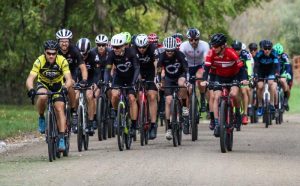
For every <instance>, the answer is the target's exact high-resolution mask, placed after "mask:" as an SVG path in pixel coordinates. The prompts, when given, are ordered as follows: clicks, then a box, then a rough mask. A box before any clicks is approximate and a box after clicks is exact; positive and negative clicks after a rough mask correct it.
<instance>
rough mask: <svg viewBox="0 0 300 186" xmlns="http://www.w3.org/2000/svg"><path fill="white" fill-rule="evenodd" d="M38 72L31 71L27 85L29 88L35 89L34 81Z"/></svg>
mask: <svg viewBox="0 0 300 186" xmlns="http://www.w3.org/2000/svg"><path fill="white" fill-rule="evenodd" d="M36 76H37V74H33V73H30V74H29V76H28V78H27V80H26V87H27V89H28V90H30V89H33V82H34V80H35V78H36Z"/></svg>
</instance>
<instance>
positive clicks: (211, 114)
mask: <svg viewBox="0 0 300 186" xmlns="http://www.w3.org/2000/svg"><path fill="white" fill-rule="evenodd" d="M209 115H210V119H211V120H212V121H213V120H214V118H215V116H214V112H210V113H209Z"/></svg>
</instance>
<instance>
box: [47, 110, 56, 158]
mask: <svg viewBox="0 0 300 186" xmlns="http://www.w3.org/2000/svg"><path fill="white" fill-rule="evenodd" d="M51 123H52V118H51V114H50V112H49V111H48V112H47V116H46V124H47V136H46V137H47V144H48V158H49V162H52V161H53V160H54V156H53V155H54V148H53V147H54V145H53V143H54V142H53V138H52V131H53V129H52V125H51Z"/></svg>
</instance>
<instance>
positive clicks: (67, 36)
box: [56, 29, 87, 133]
mask: <svg viewBox="0 0 300 186" xmlns="http://www.w3.org/2000/svg"><path fill="white" fill-rule="evenodd" d="M72 37H73V34H72V32H71V31H70V30H67V29H61V30H59V31H57V32H56V39H57V40H58V43H59V50H58V54H60V55H62V56H64V57H65V58H66V59H67V61H68V63H69V67H70V71H71V75H72V79H73V81H72V84H74V83H75V82H77V81H78V68H79V69H80V71H81V75H82V80H81V82H80V84H81V85H86V84H87V69H86V66H85V64H84V61H83V60H82V57H81V54H80V52H79V50H78V48H77V47H75V46H73V45H71V44H70V42H71V39H72ZM68 97H69V100H70V105H71V114H72V118H73V122H72V130H73V132H75V133H76V132H77V122H78V115H77V111H76V110H77V106H78V99H77V100H76V93H75V90H74V89H73V87H72V86H71V87H70V88H69V94H68Z"/></svg>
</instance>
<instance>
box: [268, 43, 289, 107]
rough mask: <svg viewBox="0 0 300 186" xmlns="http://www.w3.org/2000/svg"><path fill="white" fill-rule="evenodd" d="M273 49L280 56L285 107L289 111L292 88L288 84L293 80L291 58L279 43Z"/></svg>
mask: <svg viewBox="0 0 300 186" xmlns="http://www.w3.org/2000/svg"><path fill="white" fill-rule="evenodd" d="M273 49H274V50H275V51H276V52H277V54H278V59H279V63H280V76H281V77H283V78H280V80H279V81H280V83H281V85H282V88H283V91H284V103H283V105H284V107H285V109H286V110H287V111H288V110H289V105H288V99H289V97H290V87H289V85H288V82H290V81H291V80H292V75H291V74H292V73H291V71H292V67H291V64H290V61H289V56H288V55H287V54H286V53H285V52H284V50H283V46H282V45H281V44H280V43H277V44H275V45H274V46H273Z"/></svg>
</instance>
